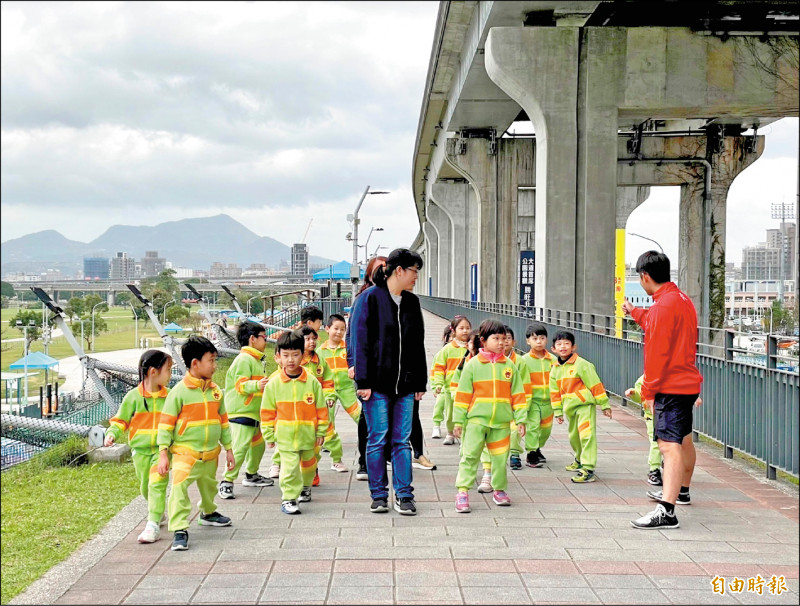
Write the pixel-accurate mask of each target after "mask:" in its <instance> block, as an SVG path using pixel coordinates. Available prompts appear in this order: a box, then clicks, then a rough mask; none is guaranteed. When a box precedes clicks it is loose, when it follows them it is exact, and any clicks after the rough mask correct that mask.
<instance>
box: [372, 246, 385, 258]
mask: <svg viewBox="0 0 800 606" xmlns="http://www.w3.org/2000/svg"><path fill="white" fill-rule="evenodd" d="M381 248H386V247H385V246H380V245H378V246H376V247H375V252H374V253H372V256H373V257H375V256H377V255H378V251H379V250H380V249H381Z"/></svg>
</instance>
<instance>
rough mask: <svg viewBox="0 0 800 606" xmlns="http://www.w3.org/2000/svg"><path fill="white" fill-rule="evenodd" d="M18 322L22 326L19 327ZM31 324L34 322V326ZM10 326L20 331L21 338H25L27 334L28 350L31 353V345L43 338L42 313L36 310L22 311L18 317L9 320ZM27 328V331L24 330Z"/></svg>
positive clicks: (18, 313)
mask: <svg viewBox="0 0 800 606" xmlns="http://www.w3.org/2000/svg"><path fill="white" fill-rule="evenodd" d="M17 322H19V323H20V324H19V325H17ZM31 322H33V326H31V325H30V324H31ZM8 325H9V326H11V327H12V328H16V329H17V330H19V332H20V336H24V335H25V333H26V332H27V334H28V343H27V344H26V348H27V350H28V351H30V347H31V343H33V342H34V341H36V340H38V339H40V338H41V337H42V312H41V311H36V310H34V309H20V310H19V311H18V312H17V315H16V316H14V317H13V318H11V320H9V322H8ZM25 326H27V327H28V330H27V331H26V330H25V328H24V327H25Z"/></svg>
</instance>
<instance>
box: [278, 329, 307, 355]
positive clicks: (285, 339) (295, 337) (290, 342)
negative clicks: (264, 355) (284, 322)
mask: <svg viewBox="0 0 800 606" xmlns="http://www.w3.org/2000/svg"><path fill="white" fill-rule="evenodd" d="M305 349H306V342H305V339H304V338H303V335H301V334H300V331H299V330H284V331H283V332H282V333H281V334H279V335H278V342H277V343H276V344H275V351H276V352H281V351H305Z"/></svg>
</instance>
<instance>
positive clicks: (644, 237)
mask: <svg viewBox="0 0 800 606" xmlns="http://www.w3.org/2000/svg"><path fill="white" fill-rule="evenodd" d="M628 235H629V236H636V237H637V238H641V239H642V240H649V241H650V242H652V243H653V244H655V245H656V246H658V249H659V250H660V251H661V252H662V253H663V252H664V249H663V248H661V244H659V243H658V242H656V241H655V240H653V238H648V237H647V236H641V235H639V234H635V233H633V232H632V231H629V232H628Z"/></svg>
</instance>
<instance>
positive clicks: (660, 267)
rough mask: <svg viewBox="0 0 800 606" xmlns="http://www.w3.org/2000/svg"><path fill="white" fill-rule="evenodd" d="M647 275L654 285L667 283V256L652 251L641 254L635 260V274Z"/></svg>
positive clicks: (668, 278)
mask: <svg viewBox="0 0 800 606" xmlns="http://www.w3.org/2000/svg"><path fill="white" fill-rule="evenodd" d="M643 272H644V273H647V275H648V276H650V277H651V278H652V279H653V282H655V283H656V284H664V283H665V282H669V280H670V277H669V259H668V258H667V255H665V254H664V253H661V252H656V251H654V250H648V251H647V252H646V253H642V254H641V255H640V256H639V258H638V259H637V260H636V273H637V274H641V273H643Z"/></svg>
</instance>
